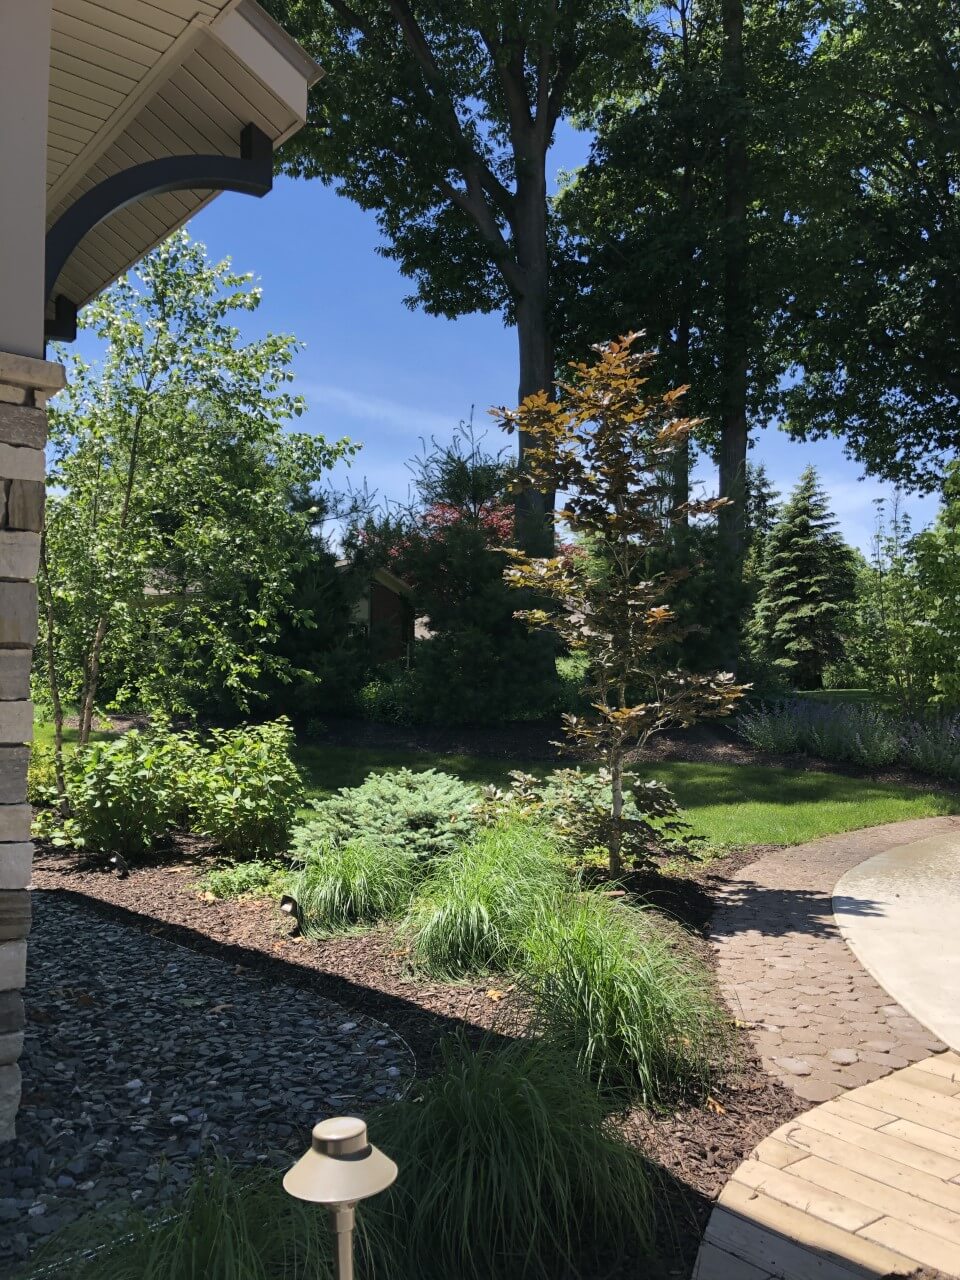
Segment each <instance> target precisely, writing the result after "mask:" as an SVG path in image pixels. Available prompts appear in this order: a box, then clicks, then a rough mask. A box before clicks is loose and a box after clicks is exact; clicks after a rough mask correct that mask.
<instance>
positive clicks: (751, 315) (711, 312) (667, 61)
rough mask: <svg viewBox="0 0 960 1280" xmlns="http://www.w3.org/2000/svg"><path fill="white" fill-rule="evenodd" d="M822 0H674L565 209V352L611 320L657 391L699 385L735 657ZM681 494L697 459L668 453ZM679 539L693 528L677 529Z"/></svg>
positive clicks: (601, 106) (602, 104)
mask: <svg viewBox="0 0 960 1280" xmlns="http://www.w3.org/2000/svg"><path fill="white" fill-rule="evenodd" d="M821 21H822V12H821V8H820V7H818V6H817V5H816V4H815V3H814V2H813V0H789V2H788V3H780V2H779V0H664V2H663V3H661V4H659V5H657V6H656V8H655V12H654V19H653V26H654V28H655V30H656V32H657V35H656V38H655V40H654V42H653V46H652V63H653V69H654V74H653V75H652V76H651V77H650V79H649V83H647V84H642V85H639V86H637V87H636V88H635V90H634V91H633V92H628V93H625V94H623V95H619V96H613V97H610V96H604V95H598V98H597V100H596V102H595V104H594V107H593V110H592V112H591V113H589V115H588V119H589V121H590V123H592V124H593V125H594V127H595V129H596V137H595V142H594V145H593V148H592V153H591V157H590V160H589V162H588V164H587V165H586V166H584V167H583V168H581V169H580V170H578V171H577V173H576V174H575V175H574V176H573V179H572V180H571V182H570V183H569V184H568V185H567V187H566V188H565V190H564V191H563V192H562V193H561V195H560V198H559V200H558V210H559V214H560V217H561V220H562V223H563V226H564V230H565V234H566V236H567V237H568V241H569V250H570V254H571V257H573V258H574V260H575V262H576V263H577V270H575V271H570V272H568V273H567V275H568V277H569V278H570V279H571V280H572V281H574V282H575V283H576V284H577V285H578V286H579V287H578V288H576V289H572V288H571V289H568V290H567V291H566V295H565V297H564V305H563V317H564V322H565V338H566V345H565V350H566V352H567V353H570V354H581V353H582V352H583V351H584V350H585V348H586V346H587V345H588V344H589V343H591V342H594V341H596V340H597V339H598V338H599V337H602V336H603V334H604V333H606V332H608V329H609V326H610V325H616V326H621V327H624V328H625V327H628V326H630V325H635V324H636V325H642V326H643V328H644V330H645V331H646V333H647V335H648V338H649V340H651V341H652V342H654V343H655V344H656V347H657V349H658V352H659V359H658V363H657V369H656V370H655V371H654V376H655V377H657V378H659V380H660V381H659V385H660V386H661V387H662V388H664V389H665V388H666V387H668V386H671V385H677V384H684V383H687V382H689V383H691V384H692V387H691V391H690V409H691V411H692V412H694V413H695V414H697V415H698V416H702V417H703V418H704V419H705V421H704V423H703V424H702V425H701V426H700V427H699V428H698V429H697V433H696V441H697V444H698V445H699V446H700V447H701V448H702V449H704V450H706V451H708V452H709V453H711V454H712V455H713V457H714V458H715V460H716V461H717V463H718V469H719V479H720V485H719V487H720V493H721V494H722V495H723V496H724V497H726V498H727V499H728V500H729V501H728V502H727V504H726V505H725V506H724V507H723V508H722V509H721V511H720V512H719V513H718V523H719V525H720V528H719V537H718V539H716V540H715V541H716V545H715V549H714V553H713V556H712V560H713V565H712V573H713V576H714V577H715V578H716V579H717V582H716V589H715V591H713V592H712V593H711V598H712V600H713V606H712V607H711V608H710V611H709V616H710V623H711V629H712V632H713V639H712V643H713V645H714V647H715V648H716V649H718V650H719V651H720V652H721V653H722V654H723V657H724V661H725V662H729V663H730V664H733V663H735V661H736V656H737V645H738V632H739V617H740V615H741V613H742V612H743V609H744V606H745V603H746V602H745V597H744V594H743V592H742V590H741V586H740V577H741V572H742V565H743V560H744V556H745V553H746V550H747V543H748V541H749V537H748V528H747V518H748V513H747V509H746V508H747V492H746V459H747V448H748V443H749V439H750V436H751V435H752V434H754V433H755V432H756V430H757V428H758V427H762V426H763V425H765V424H766V422H767V421H768V420H769V419H770V417H771V415H772V413H773V411H774V409H775V408H776V406H777V404H778V400H777V391H778V388H779V383H780V378H781V376H782V373H783V372H784V370H785V368H786V367H787V366H788V365H789V363H790V360H791V356H790V354H789V353H788V352H786V351H785V350H783V349H781V348H780V347H779V346H778V345H777V343H775V342H774V341H773V338H774V334H775V333H776V332H778V330H777V321H778V318H779V316H780V315H781V313H782V312H783V309H784V308H785V306H786V305H787V304H788V302H789V300H790V297H791V296H792V289H793V281H794V276H795V275H796V273H797V271H798V270H801V269H802V267H801V266H800V264H799V262H798V256H797V244H798V229H797V227H796V224H795V219H794V217H793V214H792V212H791V211H792V210H793V209H794V208H795V207H797V206H798V205H799V204H801V203H802V197H803V186H804V156H805V155H806V154H807V152H808V151H810V150H814V149H815V148H816V147H817V146H818V145H819V141H818V140H819V137H820V133H821V132H822V129H823V127H824V126H823V115H824V113H823V104H822V101H821V96H822V95H821V93H820V90H819V72H818V70H817V68H816V67H815V64H814V58H815V54H816V49H817V29H818V23H819V22H821ZM674 472H675V474H674V500H675V502H676V503H677V504H682V502H683V501H684V499H685V497H686V494H687V492H688V488H689V474H690V457H689V453H688V451H683V450H680V451H678V452H677V453H676V454H675V455H674ZM680 532H681V536H685V534H684V531H683V527H682V526H681V527H680Z"/></svg>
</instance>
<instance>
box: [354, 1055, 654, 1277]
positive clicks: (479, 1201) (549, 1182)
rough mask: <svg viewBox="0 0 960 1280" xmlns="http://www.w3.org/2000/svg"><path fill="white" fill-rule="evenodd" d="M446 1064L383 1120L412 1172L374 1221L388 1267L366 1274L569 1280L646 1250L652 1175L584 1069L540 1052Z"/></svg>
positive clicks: (379, 1133) (380, 1127) (386, 1139)
mask: <svg viewBox="0 0 960 1280" xmlns="http://www.w3.org/2000/svg"><path fill="white" fill-rule="evenodd" d="M444 1059H445V1060H444V1065H443V1067H442V1069H441V1070H440V1071H439V1072H438V1073H437V1074H436V1075H434V1076H431V1077H430V1078H429V1079H427V1080H425V1081H422V1082H420V1083H418V1084H416V1085H415V1086H414V1089H415V1092H414V1093H413V1094H412V1096H410V1097H409V1098H408V1099H406V1100H404V1101H401V1102H396V1103H393V1104H391V1105H390V1106H388V1107H385V1108H384V1109H383V1110H381V1111H379V1112H378V1113H376V1114H375V1115H373V1116H371V1117H370V1132H371V1136H372V1138H373V1140H374V1141H375V1142H376V1143H377V1145H378V1146H380V1147H382V1148H383V1150H385V1151H388V1152H389V1153H390V1154H391V1155H392V1156H393V1157H394V1158H395V1159H396V1161H397V1163H398V1165H399V1166H400V1175H399V1177H398V1179H397V1182H396V1183H395V1185H394V1187H393V1188H392V1189H391V1191H390V1192H388V1193H387V1195H386V1196H384V1197H383V1199H382V1200H379V1201H372V1202H371V1205H370V1208H369V1209H365V1210H364V1211H363V1215H364V1217H365V1220H366V1221H367V1222H368V1223H370V1225H371V1226H372V1227H373V1228H374V1230H375V1232H376V1236H377V1238H378V1241H379V1247H377V1246H376V1244H375V1246H374V1248H373V1250H372V1252H373V1254H374V1258H375V1259H376V1258H377V1257H378V1256H379V1257H382V1259H383V1265H382V1266H381V1267H378V1266H373V1267H370V1266H367V1267H361V1268H360V1274H362V1275H364V1276H366V1275H371V1276H377V1277H381V1278H382V1280H452V1278H453V1277H458V1280H557V1278H558V1277H561V1276H575V1275H583V1274H593V1273H594V1270H595V1269H597V1268H598V1265H599V1266H600V1267H602V1265H603V1263H604V1262H607V1261H608V1260H610V1259H611V1258H612V1259H615V1258H616V1256H617V1255H619V1254H621V1253H622V1252H623V1251H624V1250H626V1249H627V1248H628V1247H633V1248H635V1249H637V1250H638V1251H639V1252H643V1251H644V1250H645V1248H646V1246H647V1244H648V1242H649V1239H650V1231H651V1218H652V1197H651V1193H650V1174H649V1170H648V1167H647V1165H646V1162H645V1161H644V1160H643V1157H642V1156H641V1155H640V1153H639V1152H638V1151H636V1150H635V1149H633V1148H631V1147H628V1146H627V1145H626V1144H625V1143H623V1142H622V1141H620V1140H619V1139H618V1138H617V1137H616V1136H615V1135H614V1133H613V1132H612V1131H611V1130H610V1129H609V1128H608V1126H607V1124H606V1122H605V1117H604V1114H603V1109H602V1105H601V1102H600V1099H599V1098H598V1096H597V1094H596V1091H595V1090H593V1089H591V1087H590V1085H589V1084H588V1083H587V1082H586V1081H584V1080H583V1079H582V1077H580V1076H578V1074H577V1071H576V1069H575V1066H574V1064H573V1063H571V1062H565V1061H564V1060H563V1058H562V1057H558V1055H557V1053H556V1052H555V1051H554V1050H553V1049H552V1048H550V1047H547V1046H543V1045H539V1044H530V1043H527V1042H518V1043H515V1044H513V1045H511V1046H509V1047H507V1048H498V1049H494V1048H493V1047H483V1048H481V1050H480V1051H479V1052H477V1053H476V1054H473V1053H471V1052H469V1050H467V1049H466V1048H465V1047H464V1046H463V1045H461V1044H459V1043H457V1042H454V1043H453V1044H452V1045H451V1044H449V1043H448V1045H447V1046H446V1052H445V1055H444ZM381 1251H382V1252H381Z"/></svg>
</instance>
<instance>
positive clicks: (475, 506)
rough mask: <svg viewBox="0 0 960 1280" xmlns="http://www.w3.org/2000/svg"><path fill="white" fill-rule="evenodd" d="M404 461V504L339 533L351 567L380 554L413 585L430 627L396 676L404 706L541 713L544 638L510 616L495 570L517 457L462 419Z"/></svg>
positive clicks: (508, 714)
mask: <svg viewBox="0 0 960 1280" xmlns="http://www.w3.org/2000/svg"><path fill="white" fill-rule="evenodd" d="M411 470H412V472H413V484H414V491H415V497H414V500H413V502H412V503H411V504H410V505H409V506H408V507H407V509H406V510H401V511H394V512H391V513H389V514H388V515H387V516H386V517H379V518H376V519H368V520H366V521H365V522H363V523H362V524H361V525H360V526H359V527H358V528H357V529H355V530H354V531H352V532H351V534H350V536H349V538H348V549H349V551H350V555H351V557H352V559H353V560H354V563H355V564H357V566H358V567H359V566H362V565H363V564H370V563H378V564H385V565H386V566H387V568H389V569H391V570H392V571H393V572H394V573H397V574H398V575H399V576H400V577H401V578H403V579H404V581H406V582H407V583H409V584H410V586H411V587H413V589H414V593H415V595H414V603H415V607H416V610H417V614H418V616H419V617H421V618H423V619H424V620H425V622H426V624H427V627H428V628H429V632H430V635H429V637H428V638H425V639H422V640H420V641H419V642H418V643H417V645H416V649H415V654H414V670H413V671H412V672H411V673H405V674H404V675H403V676H402V677H401V679H400V680H399V681H397V682H395V683H397V686H398V688H397V693H398V694H399V695H400V696H401V697H405V698H406V699H407V706H406V708H405V711H406V713H407V714H408V715H409V716H410V718H412V719H415V720H421V721H422V720H427V721H438V722H440V723H459V722H465V721H466V722H498V721H505V720H511V719H517V718H526V717H530V716H536V715H543V714H546V713H547V712H548V711H549V710H550V709H551V708H552V705H553V702H554V700H555V697H556V694H557V682H556V676H555V664H554V662H553V656H554V647H555V646H554V645H553V644H552V643H551V640H550V638H549V637H547V636H539V635H538V636H531V635H530V634H529V633H528V632H527V630H526V628H525V627H524V626H523V625H522V624H521V623H520V622H518V621H517V619H516V618H515V617H514V611H515V609H516V607H517V599H516V593H515V592H513V591H511V590H510V589H509V588H508V587H507V585H506V583H505V582H504V580H503V567H504V548H505V547H506V546H508V545H509V544H510V543H511V542H512V541H513V518H512V491H513V484H514V481H515V478H516V474H517V468H516V465H515V464H513V463H511V462H509V461H508V460H507V459H506V458H505V457H504V456H503V454H499V453H491V452H489V451H487V449H486V448H485V447H484V443H483V440H482V439H481V438H479V437H478V436H477V435H476V434H475V433H474V432H473V430H472V428H470V427H468V426H461V428H460V429H459V430H458V431H457V432H456V434H455V435H454V438H453V440H452V441H451V442H450V443H449V444H444V445H438V444H436V443H433V444H432V445H431V446H430V447H429V448H427V449H425V451H424V453H423V455H422V456H421V457H420V458H417V459H415V460H414V462H413V463H412V466H411Z"/></svg>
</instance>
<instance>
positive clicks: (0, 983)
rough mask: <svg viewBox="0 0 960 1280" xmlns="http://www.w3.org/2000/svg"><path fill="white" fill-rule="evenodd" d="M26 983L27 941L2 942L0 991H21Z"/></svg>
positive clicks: (0, 949) (0, 945) (0, 947)
mask: <svg viewBox="0 0 960 1280" xmlns="http://www.w3.org/2000/svg"><path fill="white" fill-rule="evenodd" d="M26 985H27V944H26V942H21V941H13V942H0V991H20V990H21V989H22V988H23V987H25V986H26Z"/></svg>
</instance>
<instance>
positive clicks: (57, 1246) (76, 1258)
mask: <svg viewBox="0 0 960 1280" xmlns="http://www.w3.org/2000/svg"><path fill="white" fill-rule="evenodd" d="M332 1275H333V1268H332V1261H331V1250H330V1233H329V1229H328V1226H327V1223H326V1221H325V1220H324V1215H323V1214H322V1213H318V1212H317V1210H316V1208H315V1207H314V1206H313V1205H307V1204H303V1203H301V1202H300V1201H297V1200H294V1199H292V1198H291V1197H290V1196H288V1195H287V1194H286V1193H285V1192H284V1191H283V1189H282V1187H281V1185H280V1175H279V1172H278V1171H277V1170H276V1169H264V1168H257V1169H241V1168H238V1167H237V1166H235V1165H231V1164H230V1163H229V1162H228V1161H226V1160H222V1159H218V1160H215V1161H213V1162H212V1163H209V1164H201V1165H200V1166H199V1167H198V1169H197V1173H196V1175H195V1176H194V1178H193V1180H192V1182H191V1183H190V1184H189V1186H188V1187H187V1190H186V1192H185V1193H184V1195H183V1198H182V1199H181V1200H179V1201H178V1202H177V1203H176V1204H174V1205H172V1206H171V1207H170V1209H169V1211H167V1212H165V1213H162V1214H160V1215H159V1216H158V1215H157V1214H156V1213H154V1214H150V1213H147V1212H136V1211H131V1210H130V1209H126V1210H120V1211H114V1210H110V1209H109V1208H108V1209H106V1210H100V1211H99V1212H94V1213H91V1214H88V1215H84V1217H83V1218H81V1219H80V1220H79V1221H78V1222H77V1223H75V1224H73V1225H72V1226H70V1227H67V1228H66V1229H65V1230H64V1231H63V1232H61V1233H60V1234H59V1235H58V1236H57V1237H56V1238H55V1239H53V1240H52V1241H51V1242H50V1244H49V1245H47V1246H46V1248H44V1249H43V1250H42V1251H41V1252H40V1254H39V1255H38V1256H37V1258H36V1259H35V1260H34V1262H32V1263H31V1264H30V1265H29V1266H28V1267H27V1268H25V1269H24V1270H23V1271H22V1272H21V1273H20V1276H21V1277H22V1280H41V1278H47V1280H50V1278H52V1277H54V1276H56V1277H57V1278H58V1280H104V1277H109V1278H110V1280H305V1278H306V1277H308V1276H309V1277H310V1280H328V1278H329V1277H332Z"/></svg>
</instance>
